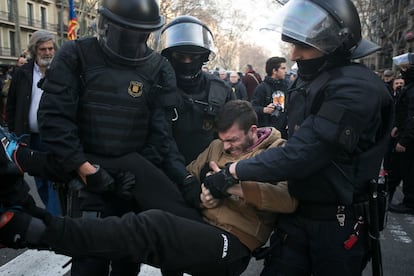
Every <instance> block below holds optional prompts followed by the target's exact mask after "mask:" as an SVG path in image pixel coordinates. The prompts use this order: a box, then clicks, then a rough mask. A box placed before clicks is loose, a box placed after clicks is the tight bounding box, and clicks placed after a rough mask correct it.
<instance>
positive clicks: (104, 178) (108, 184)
mask: <svg viewBox="0 0 414 276" xmlns="http://www.w3.org/2000/svg"><path fill="white" fill-rule="evenodd" d="M94 166H95V167H96V172H95V173H94V174H89V175H87V176H86V187H85V190H86V191H88V192H91V193H96V194H100V193H103V192H107V191H113V190H114V188H115V186H114V184H115V181H114V179H113V178H112V176H110V175H109V173H108V172H107V171H105V169H103V168H101V167H100V166H99V165H94Z"/></svg>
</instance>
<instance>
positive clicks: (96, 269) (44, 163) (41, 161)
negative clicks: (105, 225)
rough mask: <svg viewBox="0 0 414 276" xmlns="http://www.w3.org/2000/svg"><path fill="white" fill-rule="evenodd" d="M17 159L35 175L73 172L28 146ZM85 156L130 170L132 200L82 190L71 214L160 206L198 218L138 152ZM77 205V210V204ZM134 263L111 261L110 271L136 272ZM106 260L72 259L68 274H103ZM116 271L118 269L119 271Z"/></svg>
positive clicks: (58, 176) (105, 165) (64, 176)
mask: <svg viewBox="0 0 414 276" xmlns="http://www.w3.org/2000/svg"><path fill="white" fill-rule="evenodd" d="M17 158H18V162H19V164H20V165H21V166H22V168H23V169H24V170H25V171H27V172H29V173H31V174H33V175H39V176H49V177H50V178H52V179H54V180H56V181H68V180H69V179H70V178H71V177H73V175H70V174H67V173H64V170H63V168H62V167H60V166H59V164H57V162H56V161H55V160H54V159H53V156H51V155H50V154H45V153H40V152H33V151H31V150H30V149H28V148H22V149H21V150H20V152H19V151H18V156H17ZM88 160H89V161H91V162H93V163H95V164H99V165H100V166H102V167H103V168H105V169H107V170H110V171H114V170H124V171H129V172H131V173H133V174H134V176H135V182H136V185H135V187H134V189H133V190H132V194H133V200H132V201H126V200H124V199H123V198H120V197H118V196H117V195H116V194H111V193H106V194H103V195H97V194H88V193H85V192H81V193H82V199H81V201H80V202H76V203H75V204H71V206H72V207H73V208H75V209H76V210H70V212H71V213H72V214H75V213H78V214H81V212H82V211H99V212H100V213H101V216H102V217H106V216H120V215H122V214H124V213H125V212H128V211H135V212H139V211H143V210H149V209H161V210H165V211H168V212H171V213H173V214H175V215H178V216H182V217H186V218H189V219H193V220H198V221H202V218H201V216H200V214H199V212H198V211H196V210H195V209H193V208H191V207H189V206H188V205H187V204H186V203H185V201H184V199H183V198H182V195H181V193H180V191H179V189H178V187H177V186H176V185H175V184H174V183H173V182H172V181H171V180H170V179H169V178H168V177H167V176H166V175H165V174H164V173H163V172H162V171H161V170H160V169H158V168H157V167H155V166H154V165H153V164H152V163H150V162H149V161H147V160H146V159H145V158H143V157H142V156H141V155H140V154H138V153H130V154H128V155H125V156H122V157H119V158H108V157H102V156H96V155H89V156H88ZM79 206H80V210H78V207H79ZM138 265H139V264H135V266H134V265H133V264H131V263H128V262H126V263H122V264H121V265H120V266H119V267H118V266H117V265H116V264H115V263H113V266H114V267H113V268H112V271H111V274H112V275H136V274H137V273H136V271H137V270H138ZM108 268H109V263H108V261H107V260H99V259H93V258H87V259H77V258H74V260H73V262H72V275H73V276H75V275H76V276H83V275H85V276H86V275H88V276H89V275H107V274H108ZM117 271H121V272H120V273H119V274H118V273H117Z"/></svg>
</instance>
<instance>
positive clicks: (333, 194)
mask: <svg viewBox="0 0 414 276" xmlns="http://www.w3.org/2000/svg"><path fill="white" fill-rule="evenodd" d="M360 69H361V67H360V66H359V65H350V66H344V67H338V68H334V69H331V70H330V71H325V72H323V73H321V74H320V75H319V76H318V77H317V78H316V79H314V80H313V81H311V82H309V83H306V84H304V85H300V84H299V83H298V81H296V82H295V84H294V85H293V87H292V88H291V89H290V90H289V91H288V92H289V94H288V97H287V101H288V102H287V104H288V108H287V110H288V118H289V119H288V130H289V136H291V135H293V132H294V131H295V129H297V128H298V127H299V126H300V125H301V124H302V123H303V121H304V120H305V119H306V118H307V117H308V116H310V115H316V114H317V115H318V116H322V117H326V118H330V119H331V118H333V117H335V116H333V114H334V113H338V112H339V111H338V110H336V109H329V108H325V107H324V106H322V104H323V100H324V97H325V95H324V93H323V91H324V89H323V87H324V86H325V85H326V83H327V82H328V81H329V80H334V79H337V78H340V77H341V75H347V74H348V75H349V74H351V75H354V74H358V72H359V71H361V72H360V73H359V74H364V73H363V72H364V71H363V70H360ZM295 86H296V87H295ZM391 110H392V105H390V106H386V107H383V110H382V111H381V113H382V117H383V118H384V119H383V121H384V124H383V125H382V126H381V128H380V131H379V132H378V133H377V135H376V139H377V142H376V144H375V145H370V146H366V145H360V142H358V144H357V146H356V149H355V150H353V151H349V150H347V143H349V141H348V140H347V139H348V138H347V137H345V138H344V135H339V137H338V141H337V142H338V146H341V148H342V150H340V151H338V154H337V156H336V158H335V160H332V161H331V163H330V164H329V165H328V166H327V167H326V168H324V169H322V170H319V171H318V172H317V173H315V174H313V175H311V176H309V177H307V178H306V180H289V181H295V182H304V183H300V184H299V183H298V184H299V185H291V186H289V191H290V192H291V193H292V195H294V196H296V197H298V198H299V199H300V200H303V201H309V202H318V203H323V204H334V205H336V204H342V205H351V204H352V203H355V202H360V201H367V200H368V195H369V183H370V180H372V179H375V178H377V177H378V173H379V169H380V165H381V160H382V157H383V156H384V153H385V149H386V146H385V145H386V143H387V141H388V140H387V137H388V136H389V135H387V133H389V131H390V130H391V122H392V116H391ZM336 117H337V116H336ZM351 117H352V116H351ZM341 119H343V118H341ZM354 119H355V120H356V121H355V120H353V119H349V118H348V119H347V121H338V122H336V123H338V124H341V125H343V129H342V131H346V129H347V128H348V127H358V126H355V122H356V124H358V123H357V122H358V120H357V118H354ZM347 124H348V125H347ZM342 138H343V140H341V139H342ZM305 182H306V183H305ZM298 187H300V188H298Z"/></svg>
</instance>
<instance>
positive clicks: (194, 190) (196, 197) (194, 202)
mask: <svg viewBox="0 0 414 276" xmlns="http://www.w3.org/2000/svg"><path fill="white" fill-rule="evenodd" d="M181 193H182V194H183V197H184V200H185V201H186V202H187V203H188V204H189V205H190V206H192V207H194V208H196V209H200V208H201V207H200V203H201V200H200V194H201V184H200V181H198V179H197V178H196V177H194V176H192V175H191V176H188V177H186V178H185V179H184V181H183V183H182V185H181Z"/></svg>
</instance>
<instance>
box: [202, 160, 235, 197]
mask: <svg viewBox="0 0 414 276" xmlns="http://www.w3.org/2000/svg"><path fill="white" fill-rule="evenodd" d="M230 165H231V163H227V164H226V167H225V168H224V169H222V170H220V171H219V172H217V173H215V174H212V175H209V176H207V177H206V178H205V179H204V186H206V188H207V189H209V191H210V193H211V195H212V196H213V197H214V198H217V199H222V198H227V197H229V196H230V194H229V193H228V192H227V189H228V188H230V187H231V186H233V185H236V184H237V183H239V180H238V179H236V178H234V177H233V176H232V175H231V173H230V171H229V169H230Z"/></svg>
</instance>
